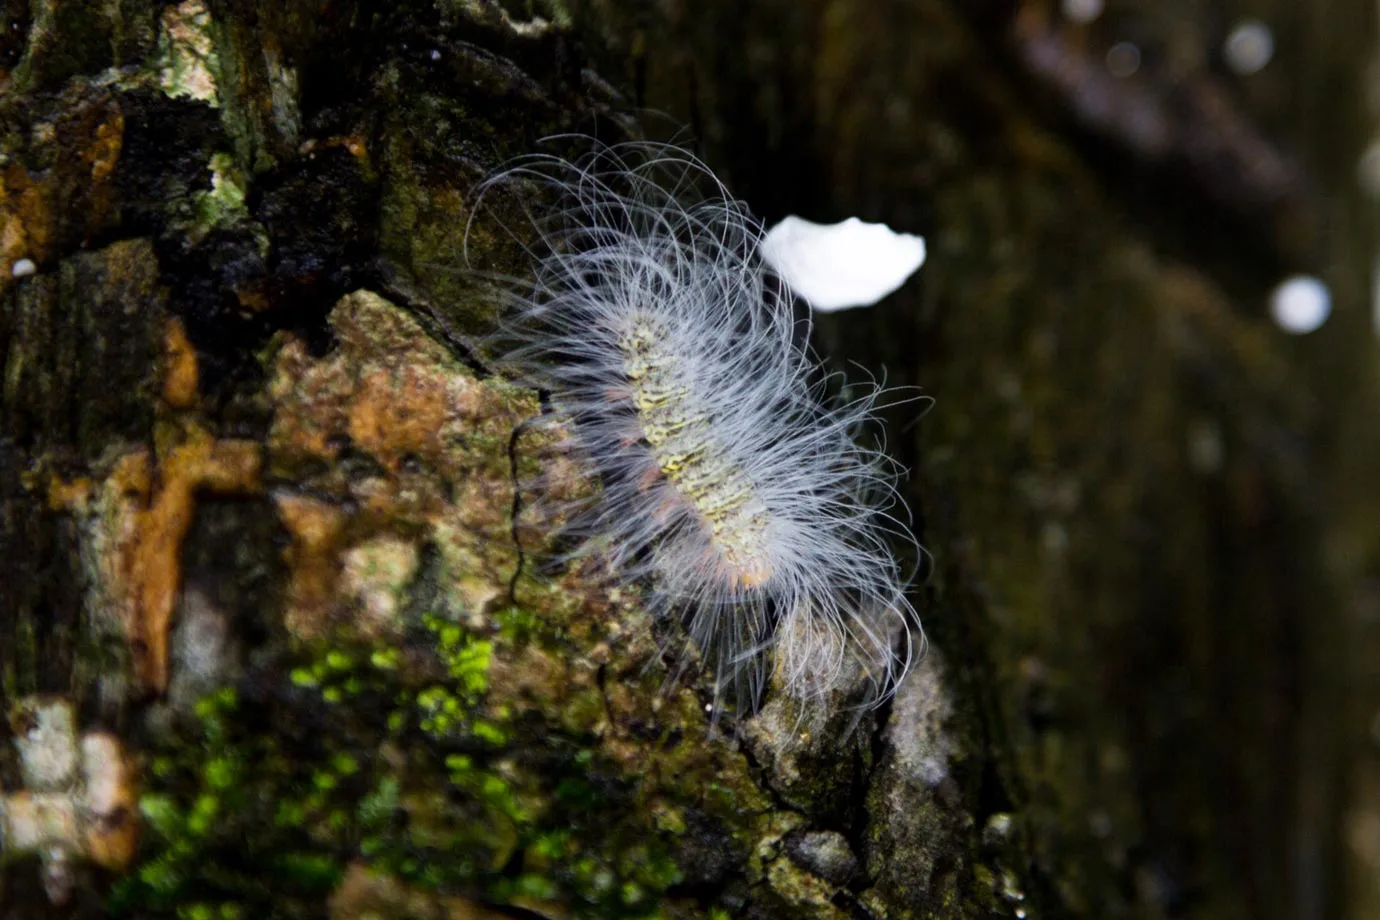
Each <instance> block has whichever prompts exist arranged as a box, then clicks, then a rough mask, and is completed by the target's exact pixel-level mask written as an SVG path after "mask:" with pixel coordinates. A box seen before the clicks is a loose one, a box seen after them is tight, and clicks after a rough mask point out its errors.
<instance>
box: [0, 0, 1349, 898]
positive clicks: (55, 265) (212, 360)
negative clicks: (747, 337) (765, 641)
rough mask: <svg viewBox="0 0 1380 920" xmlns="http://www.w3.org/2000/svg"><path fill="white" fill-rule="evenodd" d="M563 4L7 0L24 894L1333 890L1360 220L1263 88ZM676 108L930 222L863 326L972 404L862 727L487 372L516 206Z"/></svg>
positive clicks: (917, 423) (9, 705) (931, 27)
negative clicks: (564, 157)
mask: <svg viewBox="0 0 1380 920" xmlns="http://www.w3.org/2000/svg"><path fill="white" fill-rule="evenodd" d="M523 7H524V5H523V4H516V3H515V4H506V5H499V4H498V3H496V2H492V0H437V2H430V0H399V2H396V3H369V2H364V0H353V2H348V0H347V2H336V0H318V2H312V0H276V2H267V0H264V2H254V0H204V2H203V0H185V2H182V3H180V4H176V5H164V4H158V3H154V2H152V0H119V2H115V3H96V2H91V0H33V2H30V3H24V2H11V3H10V4H9V5H8V7H7V8H6V9H5V11H4V12H2V13H0V25H3V26H4V28H0V64H3V66H5V67H7V68H8V70H7V72H6V78H5V79H6V83H5V85H4V90H3V96H0V126H2V130H0V144H2V145H3V153H4V160H3V164H0V221H3V227H2V228H0V249H3V256H4V265H3V267H5V268H8V269H9V270H8V271H4V272H0V288H3V296H4V302H3V307H0V356H3V368H4V378H3V380H4V382H3V393H2V394H0V424H2V425H3V427H2V428H0V706H2V707H3V711H4V712H6V713H7V714H8V716H9V723H8V724H9V733H8V740H5V741H4V742H3V745H0V746H2V747H3V753H0V861H2V863H3V867H2V868H0V916H3V917H6V918H11V917H12V918H21V917H33V916H40V915H45V914H46V915H59V916H73V917H92V916H107V915H115V916H131V917H164V916H167V917H192V918H203V917H204V918H217V917H225V918H231V917H243V918H248V917H253V916H256V915H257V916H271V917H324V916H330V917H338V918H345V917H357V916H380V917H413V916H417V917H427V918H432V917H435V918H470V917H476V918H484V917H533V916H539V917H550V918H567V917H652V916H659V917H667V918H671V917H684V918H714V920H719V918H729V917H742V918H761V920H767V918H800V917H807V918H820V920H824V918H830V920H833V918H837V920H844V918H887V920H903V918H922V917H923V918H950V917H953V918H960V917H962V918H986V917H1021V918H1025V917H1062V916H1068V917H1094V918H1102V917H1146V918H1158V917H1166V918H1167V917H1201V918H1275V917H1280V918H1282V917H1286V916H1290V917H1302V916H1340V913H1338V912H1336V911H1339V910H1340V901H1338V900H1336V899H1337V898H1338V897H1339V895H1338V894H1337V892H1339V891H1340V881H1339V878H1338V876H1337V870H1336V865H1337V863H1338V860H1337V855H1336V854H1337V849H1338V847H1340V845H1341V843H1340V838H1339V836H1338V835H1337V832H1336V827H1335V825H1336V818H1337V813H1338V809H1339V807H1340V805H1339V800H1338V795H1339V793H1338V791H1337V788H1336V786H1335V783H1334V782H1333V780H1332V778H1331V777H1332V773H1333V772H1334V771H1335V770H1336V769H1337V763H1338V762H1337V760H1336V749H1337V745H1338V737H1339V732H1340V731H1341V727H1340V725H1339V723H1338V722H1336V721H1335V720H1334V719H1333V718H1332V716H1331V715H1330V714H1329V713H1328V706H1327V699H1326V698H1323V697H1319V695H1318V692H1317V691H1316V689H1315V680H1316V678H1317V677H1318V671H1317V669H1316V667H1317V666H1316V661H1317V658H1318V656H1320V655H1325V653H1326V651H1327V650H1328V649H1329V648H1330V647H1331V646H1329V643H1330V642H1333V641H1335V630H1334V628H1333V626H1330V625H1329V624H1335V621H1336V614H1335V610H1336V609H1337V608H1338V605H1339V600H1338V597H1339V595H1340V594H1341V593H1342V592H1343V591H1344V590H1346V588H1347V586H1346V584H1344V582H1343V579H1342V578H1340V577H1339V576H1338V574H1337V572H1336V571H1335V569H1328V568H1326V567H1325V566H1324V564H1323V561H1324V560H1323V555H1322V554H1323V547H1324V540H1323V533H1324V532H1323V525H1322V522H1321V521H1320V518H1319V510H1318V502H1319V499H1318V488H1319V487H1318V485H1317V482H1318V480H1319V477H1320V476H1323V475H1325V474H1326V470H1325V460H1324V458H1320V457H1319V456H1318V455H1317V454H1316V453H1315V452H1313V450H1312V446H1311V445H1312V444H1313V443H1314V442H1312V441H1310V438H1311V437H1313V436H1315V435H1317V434H1319V433H1320V432H1324V428H1325V425H1324V423H1323V422H1321V421H1320V420H1319V412H1318V406H1317V403H1316V401H1315V400H1314V399H1313V398H1312V397H1311V396H1310V391H1309V389H1308V385H1307V383H1308V380H1309V377H1308V374H1307V372H1306V370H1304V369H1301V368H1300V366H1299V362H1298V361H1297V360H1296V357H1295V356H1294V355H1293V354H1292V353H1291V352H1290V351H1289V349H1288V347H1287V344H1288V343H1286V342H1284V341H1283V340H1282V338H1281V337H1280V336H1279V335H1278V334H1276V333H1275V332H1274V330H1272V329H1270V328H1268V327H1267V326H1266V325H1265V324H1264V321H1263V317H1262V316H1261V315H1260V314H1259V312H1258V311H1253V309H1252V308H1251V307H1250V304H1252V303H1254V302H1256V301H1257V300H1262V299H1263V295H1264V293H1265V291H1266V290H1267V289H1268V287H1269V286H1270V285H1271V284H1272V283H1273V282H1274V281H1275V280H1276V275H1277V274H1279V272H1280V271H1281V270H1282V269H1283V268H1285V267H1287V268H1303V267H1313V263H1314V262H1315V261H1316V260H1317V258H1318V255H1317V254H1318V253H1319V252H1321V251H1323V247H1324V246H1325V245H1326V240H1325V238H1324V237H1323V236H1322V235H1321V234H1322V229H1321V228H1322V227H1323V226H1324V224H1325V219H1326V217H1327V215H1326V214H1325V213H1324V211H1323V209H1322V204H1321V202H1322V200H1323V199H1322V196H1321V195H1320V194H1319V193H1318V191H1317V190H1316V188H1315V187H1314V186H1312V185H1310V183H1309V182H1308V181H1305V180H1304V179H1303V178H1301V176H1302V175H1303V174H1302V172H1301V170H1300V169H1299V168H1298V167H1297V165H1296V164H1295V162H1294V161H1293V160H1291V159H1290V157H1288V156H1287V155H1285V154H1283V153H1280V152H1279V151H1278V150H1277V148H1276V146H1275V145H1274V144H1272V143H1271V142H1270V141H1269V140H1267V139H1266V136H1265V135H1264V134H1263V133H1262V132H1260V131H1259V130H1258V129H1257V128H1256V127H1254V123H1253V121H1252V119H1251V118H1250V117H1248V116H1247V115H1246V114H1245V113H1246V112H1247V111H1249V107H1248V106H1247V107H1243V106H1242V104H1241V102H1240V99H1239V98H1238V97H1237V96H1236V95H1234V91H1233V90H1231V89H1230V88H1229V87H1226V86H1225V85H1224V84H1223V83H1222V81H1221V80H1219V79H1218V78H1216V77H1214V76H1212V75H1211V74H1210V73H1208V71H1207V68H1206V66H1205V65H1200V66H1198V67H1197V68H1196V69H1192V68H1190V70H1189V72H1188V74H1187V76H1186V77H1185V76H1184V74H1183V73H1179V72H1175V73H1174V74H1173V76H1172V79H1171V76H1170V75H1169V74H1168V73H1167V72H1165V71H1159V70H1156V69H1155V67H1154V66H1153V62H1149V63H1147V66H1146V68H1145V72H1144V73H1142V74H1140V75H1138V76H1137V78H1136V79H1135V80H1131V81H1123V82H1120V83H1118V82H1117V81H1115V80H1114V79H1112V78H1110V77H1108V76H1107V75H1106V74H1105V73H1104V72H1103V71H1102V70H1099V69H1098V68H1097V67H1093V66H1091V65H1090V64H1089V61H1091V60H1094V58H1093V57H1091V56H1090V55H1091V54H1092V51H1091V50H1090V48H1091V47H1095V42H1096V37H1095V36H1094V38H1093V39H1091V40H1089V39H1088V37H1087V36H1086V35H1083V34H1082V33H1080V32H1078V30H1076V29H1074V28H1073V27H1070V26H1067V25H1061V24H1060V22H1059V20H1058V17H1057V16H1055V15H1053V14H1052V13H1051V12H1049V11H1046V10H1045V9H1044V7H1043V6H1042V5H1040V4H1034V3H1030V4H1025V3H1023V4H1020V5H1018V7H1017V8H1015V9H1011V8H1009V7H1008V6H1007V5H1004V4H985V3H984V4H967V3H962V2H952V0H918V2H901V0H880V2H866V0H843V2H825V0H797V2H784V0H782V2H777V0H754V2H751V3H731V2H722V3H720V2H708V3H701V4H682V3H678V2H670V3H665V4H659V5H656V6H654V7H644V6H643V5H641V4H636V3H624V2H621V0H599V2H589V3H580V4H569V5H567V4H562V3H561V2H559V0H549V2H542V3H534V4H531V7H532V8H530V9H529V8H523ZM1358 9H1359V5H1358ZM1089 41H1091V42H1092V44H1091V45H1089V44H1088V42H1089ZM1356 59H1358V60H1359V52H1358V54H1357V57H1356ZM1098 94H1103V95H1104V96H1105V95H1106V94H1111V98H1112V101H1111V104H1110V106H1109V107H1106V106H1104V107H1102V108H1099V107H1098V105H1097V104H1096V100H1097V99H1099V98H1103V97H1100V96H1098ZM658 112H665V113H668V116H669V117H663V116H662V115H660V114H653V113H658ZM1070 113H1071V114H1070ZM1137 119H1139V120H1137ZM683 122H685V123H689V124H690V125H691V128H692V131H693V133H694V138H695V141H696V143H697V145H698V149H699V150H700V152H701V153H702V154H703V155H704V157H705V158H706V159H707V161H708V162H709V163H710V165H711V166H713V167H714V168H715V169H716V170H718V171H719V172H720V174H721V176H722V177H723V178H724V179H725V181H726V182H727V183H728V185H729V186H730V188H732V189H733V190H734V192H735V193H736V194H738V195H740V196H742V197H745V198H746V199H747V200H748V201H749V202H750V203H751V204H753V205H754V206H755V207H756V208H758V209H759V210H760V211H761V212H762V213H763V214H764V216H766V217H768V218H776V217H780V216H782V215H783V214H785V213H788V212H794V213H801V214H804V215H805V216H808V217H811V218H813V219H818V220H832V219H841V218H843V217H846V216H849V215H853V214H857V215H859V216H862V217H863V218H864V219H881V220H886V221H888V222H890V223H891V224H892V225H893V226H897V227H898V228H900V229H905V230H912V231H918V232H923V233H924V234H925V235H926V236H927V238H928V241H929V245H930V263H929V264H928V265H927V266H926V267H925V268H924V270H923V273H922V277H921V280H920V282H919V283H917V284H914V285H912V286H910V287H909V288H907V289H906V290H904V291H903V292H902V293H901V294H899V295H898V296H896V297H895V298H894V299H893V300H892V301H891V302H888V303H887V304H884V305H882V306H880V307H877V308H875V309H873V310H869V311H865V312H858V313H848V314H843V315H841V316H838V317H832V318H829V319H825V320H821V321H820V322H819V324H818V325H819V328H818V329H817V330H816V340H815V344H816V346H817V347H818V348H819V350H820V351H821V352H822V353H823V354H824V355H825V358H826V360H827V361H829V362H831V363H836V364H838V365H839V366H841V367H843V366H846V364H847V362H849V361H850V360H855V359H856V360H861V361H864V362H865V363H867V364H868V365H869V366H870V367H873V368H878V369H881V368H885V369H886V371H887V373H888V375H889V382H892V383H900V384H915V385H920V386H923V387H924V389H925V391H926V392H927V393H930V394H933V395H934V396H935V397H936V399H937V403H936V405H935V407H934V408H933V409H932V410H931V411H929V412H928V414H926V415H925V416H924V418H923V420H920V419H917V418H915V417H914V415H915V413H910V414H907V413H909V412H910V410H907V409H904V408H902V409H897V410H894V411H893V413H892V415H893V416H894V418H891V419H889V421H892V422H893V423H894V430H893V432H892V437H891V444H892V445H893V448H894V450H895V451H896V452H897V453H898V454H899V455H900V457H901V459H902V460H903V461H904V462H905V463H907V465H908V466H909V467H910V468H911V470H912V473H911V476H910V477H909V479H908V483H907V486H906V493H907V497H908V499H909V500H910V501H911V503H912V505H913V507H914V509H915V511H916V512H917V514H918V521H919V522H920V523H921V524H922V525H923V526H922V532H921V537H922V540H923V542H924V543H925V545H926V547H927V549H928V550H929V551H930V553H932V556H933V566H932V571H930V572H928V573H927V574H928V580H927V581H926V583H925V584H924V585H922V586H919V587H918V588H917V597H918V600H919V603H920V606H921V612H922V617H923V619H924V622H925V625H926V628H927V631H928V633H929V637H930V642H931V651H930V654H929V655H928V656H927V657H926V658H925V659H924V660H923V661H922V662H921V663H920V664H919V665H918V666H917V668H916V669H915V671H914V672H913V673H912V674H911V675H910V676H909V677H908V678H907V680H906V682H905V683H904V684H903V686H902V687H901V688H900V691H899V692H898V694H897V696H896V697H895V699H894V700H893V701H892V702H891V703H890V704H889V705H888V706H886V707H884V708H883V709H882V710H880V711H879V712H877V713H876V714H875V715H873V716H869V717H868V718H867V719H866V720H865V721H864V723H863V724H862V725H861V726H860V727H859V728H858V729H857V730H854V731H849V730H848V728H849V725H848V722H849V720H848V719H847V718H845V717H834V718H827V719H826V718H823V717H820V716H818V714H814V713H810V712H801V711H798V710H797V709H796V708H794V707H793V706H792V705H791V704H790V703H789V702H788V701H787V700H785V699H783V698H781V697H779V696H777V695H769V698H768V703H767V705H766V706H765V707H764V708H763V710H762V711H761V712H760V713H758V714H756V715H755V716H753V717H751V718H746V717H745V718H743V719H742V720H741V722H740V723H735V721H734V720H733V719H732V718H727V719H726V720H724V721H720V722H716V721H714V719H713V717H712V716H711V715H710V714H709V713H707V712H706V703H707V702H709V701H710V700H711V699H712V695H711V694H710V693H709V690H708V688H707V686H706V685H705V684H704V683H703V682H701V681H699V680H697V678H696V677H695V676H694V675H693V674H681V673H679V672H677V671H676V670H675V669H674V667H673V665H672V666H671V667H669V668H668V665H667V664H666V663H665V662H663V661H662V656H661V654H660V652H659V651H658V650H659V648H661V647H662V645H663V644H664V643H665V642H666V641H667V640H668V637H669V635H670V633H671V632H673V631H674V627H673V625H668V624H664V623H656V622H653V621H652V620H651V619H650V618H649V617H648V615H647V614H646V613H645V611H643V610H642V609H641V608H640V607H639V605H638V602H637V592H636V591H631V590H623V591H618V590H610V589H609V588H607V587H606V586H604V585H603V583H602V582H601V581H600V580H599V579H598V578H596V577H595V575H594V573H590V572H587V571H582V570H581V569H579V568H578V567H577V568H574V569H570V570H564V569H556V568H554V567H550V566H544V565H542V564H540V555H541V554H540V553H539V552H538V551H537V550H538V549H539V548H540V547H541V546H542V545H544V543H545V542H546V541H549V540H551V539H552V532H553V530H554V529H555V525H556V523H558V522H552V521H549V520H543V519H542V518H541V517H540V515H539V514H538V513H537V511H536V510H535V509H534V507H532V506H530V505H529V504H527V503H524V502H523V500H522V495H521V488H520V485H519V484H521V483H528V482H532V481H534V480H537V479H544V480H546V482H547V486H548V487H550V488H578V487H580V485H579V483H578V482H572V481H571V477H572V476H573V475H574V474H571V473H570V472H569V471H567V470H566V469H564V468H563V467H560V466H559V465H554V464H553V463H552V462H551V461H550V458H549V454H548V453H546V452H544V451H543V450H542V449H541V444H540V436H539V435H537V434H534V433H533V431H532V430H531V429H530V428H528V427H527V426H526V425H525V422H526V421H527V420H529V419H531V418H533V417H535V416H536V415H537V414H538V413H539V412H540V403H539V400H538V398H537V394H535V393H532V392H529V391H525V390H523V389H521V388H519V387H516V386H514V385H512V384H510V383H508V382H505V381H504V380H502V379H501V378H500V377H498V376H495V375H493V374H492V373H490V370H489V368H487V367H486V365H485V363H484V361H483V356H482V354H481V353H480V352H479V351H478V350H476V348H475V345H474V343H475V341H476V337H478V336H482V335H483V333H484V332H486V331H487V330H488V329H489V328H490V324H491V322H492V316H491V312H490V311H491V307H490V301H489V300H488V299H487V298H486V297H485V296H484V294H483V291H482V285H480V284H479V283H478V282H476V280H475V275H474V273H472V272H470V271H467V270H466V262H465V253H464V251H463V247H462V243H463V242H464V240H465V234H466V222H467V218H468V216H469V208H470V205H471V202H472V199H471V197H470V193H471V192H472V190H473V188H474V185H475V183H476V182H477V181H478V180H480V179H481V178H483V177H484V176H486V175H488V174H490V173H491V172H492V170H493V169H495V168H496V167H498V166H499V165H501V164H502V163H504V162H506V161H507V160H509V159H510V158H511V157H513V156H516V155H519V154H523V153H527V152H531V151H532V150H533V149H535V147H536V145H537V142H538V141H539V139H541V138H543V137H546V136H548V135H552V134H556V133H560V132H567V131H580V132H593V133H596V134H600V135H605V136H615V137H616V136H627V135H633V136H641V135H656V134H659V133H660V134H669V133H674V128H670V127H668V123H670V124H679V123H683ZM526 204H528V205H529V206H532V207H540V203H539V202H532V203H526ZM1224 240H1225V241H1226V242H1223V241H1224ZM469 242H470V246H471V247H472V249H471V252H470V253H469V257H470V258H471V259H473V260H476V261H478V262H481V263H483V264H484V265H485V266H486V267H487V268H490V269H495V270H508V271H511V272H512V273H521V272H522V271H523V270H524V266H523V264H522V261H521V253H520V251H519V249H518V247H516V246H515V245H514V244H513V243H512V241H510V240H506V239H504V238H502V237H501V236H500V235H484V234H483V233H479V234H478V235H473V234H472V235H471V237H470V240H469ZM1357 354H1358V352H1357V351H1356V350H1353V351H1351V352H1349V353H1348V355H1349V356H1347V357H1344V358H1343V362H1344V364H1345V367H1346V368H1354V367H1355V364H1356V362H1357V361H1358V360H1359V358H1358V357H1356V356H1357ZM1346 362H1350V363H1346ZM1343 373H1351V371H1350V370H1347V371H1344V372H1339V374H1343ZM1324 433H1325V432H1324ZM735 730H736V731H735ZM1317 911H1321V913H1319V912H1317Z"/></svg>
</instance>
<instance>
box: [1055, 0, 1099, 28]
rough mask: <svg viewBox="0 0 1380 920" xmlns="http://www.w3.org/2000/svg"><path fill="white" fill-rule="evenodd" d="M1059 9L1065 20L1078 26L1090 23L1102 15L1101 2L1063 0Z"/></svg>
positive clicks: (1092, 0) (1096, 0)
mask: <svg viewBox="0 0 1380 920" xmlns="http://www.w3.org/2000/svg"><path fill="white" fill-rule="evenodd" d="M1060 7H1061V9H1062V10H1063V12H1064V18H1065V19H1067V20H1068V21H1069V22H1076V23H1079V24H1080V25H1082V24H1087V23H1089V22H1092V21H1093V20H1094V19H1096V18H1097V17H1099V16H1101V15H1102V0H1063V3H1062V4H1061V5H1060Z"/></svg>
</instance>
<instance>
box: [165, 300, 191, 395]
mask: <svg viewBox="0 0 1380 920" xmlns="http://www.w3.org/2000/svg"><path fill="white" fill-rule="evenodd" d="M163 360H164V362H165V366H164V370H163V401H164V402H165V403H167V404H168V405H169V406H171V407H172V408H174V409H190V408H191V407H192V406H193V405H195V404H196V396H197V380H198V374H197V363H196V349H195V348H193V347H192V343H191V342H190V341H188V340H187V330H186V328H185V327H184V326H183V325H182V321H181V320H180V319H177V318H176V317H173V318H172V319H170V320H169V321H168V328H167V331H166V332H165V333H164V338H163Z"/></svg>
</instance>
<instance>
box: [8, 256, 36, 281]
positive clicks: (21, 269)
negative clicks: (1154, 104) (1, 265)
mask: <svg viewBox="0 0 1380 920" xmlns="http://www.w3.org/2000/svg"><path fill="white" fill-rule="evenodd" d="M36 271H38V266H37V265H35V264H34V260H33V259H17V260H15V263H14V265H12V266H10V274H11V275H13V276H14V277H16V278H26V277H28V276H29V275H32V274H33V273H34V272H36Z"/></svg>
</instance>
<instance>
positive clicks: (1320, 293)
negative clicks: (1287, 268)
mask: <svg viewBox="0 0 1380 920" xmlns="http://www.w3.org/2000/svg"><path fill="white" fill-rule="evenodd" d="M1331 313H1332V292H1331V291H1329V290H1328V289H1327V285H1326V284H1323V283H1322V281H1321V280H1319V279H1318V278H1314V277H1312V276H1311V275H1295V276H1294V277H1292V278H1288V279H1286V280H1285V281H1284V282H1282V283H1281V284H1280V286H1279V287H1277V288H1275V291H1274V293H1273V294H1271V295H1270V315H1271V316H1273V317H1274V320H1275V322H1276V323H1277V324H1278V325H1279V328H1281V329H1283V330H1284V331H1285V332H1292V333H1294V334H1295V335H1302V334H1304V333H1306V332H1312V331H1313V330H1314V329H1317V328H1318V327H1319V326H1321V325H1322V324H1323V323H1325V322H1327V317H1328V316H1329V315H1330V314H1331Z"/></svg>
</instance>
